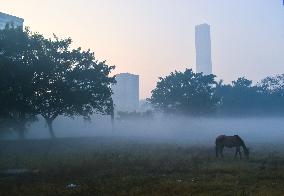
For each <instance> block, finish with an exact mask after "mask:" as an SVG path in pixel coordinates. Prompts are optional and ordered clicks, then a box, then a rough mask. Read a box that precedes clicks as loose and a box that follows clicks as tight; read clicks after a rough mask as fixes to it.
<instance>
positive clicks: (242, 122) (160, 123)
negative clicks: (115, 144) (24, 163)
mask: <svg viewBox="0 0 284 196" xmlns="http://www.w3.org/2000/svg"><path fill="white" fill-rule="evenodd" d="M54 131H55V133H56V136H57V137H58V138H61V137H111V138H116V137H117V138H124V139H132V140H140V141H145V142H169V143H181V144H192V145H195V144H198V145H214V141H215V138H216V137H217V136H218V135H220V134H225V135H235V134H238V135H240V136H241V137H242V138H243V139H244V140H245V142H246V143H247V144H248V145H249V144H265V143H275V144H280V143H281V142H282V141H284V118H282V117H277V118H275V117H265V118H264V117H262V118H256V117H255V118H254V117H249V118H241V117H240V118H204V117H202V118H191V117H184V116H179V117H177V116H163V115H156V116H155V118H154V119H151V120H127V121H119V120H115V124H114V128H113V129H112V126H111V121H110V117H109V116H94V118H93V120H92V121H91V122H88V121H84V120H82V119H81V118H80V119H79V118H75V119H70V118H65V117H60V118H58V119H56V120H55V121H54ZM26 137H27V139H43V138H49V137H50V135H49V132H48V129H47V127H46V124H45V122H44V121H43V119H41V118H39V120H38V121H37V122H35V123H33V124H32V125H31V126H30V127H29V131H28V132H27V136H26ZM5 138H6V139H13V138H15V135H13V134H8V135H6V137H5Z"/></svg>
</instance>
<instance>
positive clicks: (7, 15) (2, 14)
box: [0, 12, 24, 22]
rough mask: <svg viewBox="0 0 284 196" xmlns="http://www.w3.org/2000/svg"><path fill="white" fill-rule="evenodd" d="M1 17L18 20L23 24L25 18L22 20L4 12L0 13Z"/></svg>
mask: <svg viewBox="0 0 284 196" xmlns="http://www.w3.org/2000/svg"><path fill="white" fill-rule="evenodd" d="M1 16H5V17H11V18H15V19H17V20H21V21H22V22H24V19H23V18H20V17H17V16H13V15H10V14H6V13H3V12H0V17H1Z"/></svg>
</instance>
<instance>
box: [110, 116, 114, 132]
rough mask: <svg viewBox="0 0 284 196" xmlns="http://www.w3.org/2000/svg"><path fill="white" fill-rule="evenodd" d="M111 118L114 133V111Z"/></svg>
mask: <svg viewBox="0 0 284 196" xmlns="http://www.w3.org/2000/svg"><path fill="white" fill-rule="evenodd" d="M110 118H111V130H112V131H114V112H113V111H112V113H111V115H110Z"/></svg>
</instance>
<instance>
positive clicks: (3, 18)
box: [0, 12, 24, 29]
mask: <svg viewBox="0 0 284 196" xmlns="http://www.w3.org/2000/svg"><path fill="white" fill-rule="evenodd" d="M6 24H10V25H14V27H23V26H24V19H22V18H19V17H16V16H11V15H9V14H5V13H2V12H0V29H4V28H5V26H6Z"/></svg>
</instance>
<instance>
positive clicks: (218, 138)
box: [215, 135, 226, 145]
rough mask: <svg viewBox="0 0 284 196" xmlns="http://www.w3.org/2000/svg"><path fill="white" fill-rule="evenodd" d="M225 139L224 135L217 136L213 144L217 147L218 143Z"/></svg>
mask: <svg viewBox="0 0 284 196" xmlns="http://www.w3.org/2000/svg"><path fill="white" fill-rule="evenodd" d="M225 138H226V135H219V136H218V137H216V140H215V144H216V145H217V144H218V143H220V142H222V141H223V140H224V139H225Z"/></svg>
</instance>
